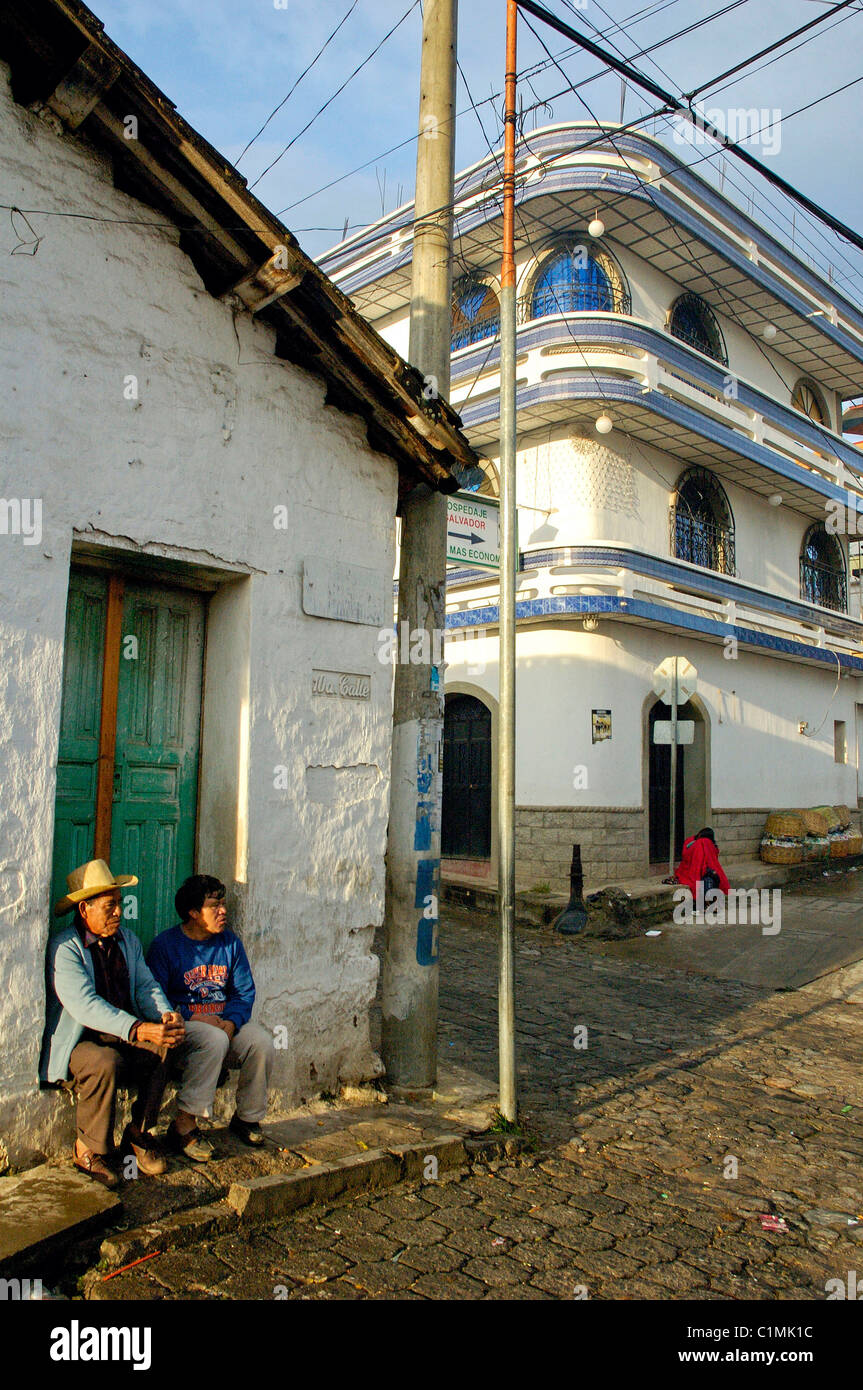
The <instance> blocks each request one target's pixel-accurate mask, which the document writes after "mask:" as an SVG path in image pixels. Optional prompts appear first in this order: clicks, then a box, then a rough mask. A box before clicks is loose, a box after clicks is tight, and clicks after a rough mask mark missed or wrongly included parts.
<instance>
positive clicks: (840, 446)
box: [321, 123, 863, 889]
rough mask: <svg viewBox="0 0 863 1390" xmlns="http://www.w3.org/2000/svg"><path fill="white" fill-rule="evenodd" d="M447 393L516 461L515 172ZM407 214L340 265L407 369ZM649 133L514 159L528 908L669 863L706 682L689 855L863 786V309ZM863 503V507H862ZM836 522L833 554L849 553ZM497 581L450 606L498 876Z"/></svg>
mask: <svg viewBox="0 0 863 1390" xmlns="http://www.w3.org/2000/svg"><path fill="white" fill-rule="evenodd" d="M456 190H457V201H456V219H455V260H456V286H455V291H454V304H453V356H452V392H451V400H452V403H453V405H454V406H455V408H456V409H457V410H458V411H459V412H460V413H461V416H462V420H463V425H464V428H465V430H466V432H467V434H468V437H469V439H470V441H471V443H472V444H473V445H474V447H475V448H476V449H477V450H478V451H479V452H480V453H481V454H482V455H484V456H485V457H486V459H487V460H488V462H487V464H486V467H485V473H486V479H485V482H484V484H483V486H482V489H481V491H482V492H484V493H488V492H491V493H494V492H495V491H496V477H497V465H498V456H499V386H500V380H499V363H500V352H499V326H500V325H499V312H498V292H499V279H498V276H499V268H500V247H501V204H500V173H499V168H498V167H497V165H496V163H495V161H494V160H493V159H492V158H491V157H489V158H486V159H484V160H482V161H480V162H479V163H478V164H476V165H474V166H473V167H471V168H469V169H467V170H465V171H464V172H463V173H462V174H460V175H459V176H458V178H457V181H456ZM412 216H413V208H412V206H410V205H409V206H406V207H403V208H401V209H399V210H398V211H397V212H395V213H393V214H392V215H391V216H388V217H386V218H384V219H382V220H381V221H380V222H378V223H376V224H374V225H373V226H372V227H371V228H370V229H367V230H366V231H364V232H362V233H358V234H357V235H355V236H354V237H351V238H350V239H348V240H346V241H345V242H343V243H342V244H341V245H339V246H337V247H336V248H334V249H333V250H332V251H331V252H329V253H328V254H327V255H326V256H325V257H323V258H322V260H321V265H322V267H323V268H324V269H325V270H326V272H327V273H328V274H329V275H331V276H332V277H333V278H334V279H335V281H336V283H337V284H339V285H340V287H341V288H342V289H343V290H344V291H345V293H346V294H348V295H349V296H350V297H351V298H352V300H353V302H354V304H355V305H356V306H357V308H358V309H359V310H360V311H361V312H362V313H363V314H364V315H365V316H366V317H368V318H369V319H370V320H371V321H372V322H373V323H374V324H375V326H376V327H377V328H378V329H379V331H380V332H381V333H382V334H383V335H384V336H385V337H386V338H387V339H388V340H389V341H390V342H391V343H393V344H394V345H395V346H396V347H398V348H399V350H400V351H402V352H404V351H406V350H407V344H408V313H409V296H410V274H411V264H410V262H411V221H412ZM766 221H767V219H766V218H761V217H759V218H758V219H757V220H756V219H755V218H754V217H753V216H752V215H747V214H746V213H745V212H743V211H741V210H740V208H738V207H737V206H736V205H735V204H734V203H733V202H731V201H730V200H729V198H728V197H725V196H723V195H722V194H721V193H720V192H718V191H717V190H716V189H715V188H714V187H712V186H711V185H710V184H709V183H708V182H706V181H705V180H704V179H703V178H702V177H700V175H699V173H698V171H697V170H692V169H690V168H688V167H687V166H686V164H685V163H684V162H682V161H681V160H680V159H679V158H678V157H677V156H676V155H675V154H674V153H673V152H672V151H671V150H670V149H669V148H667V147H666V146H664V145H663V144H661V143H659V142H658V141H657V140H655V139H653V138H650V137H648V136H647V135H642V134H633V133H620V134H617V135H615V134H610V135H608V136H607V137H606V138H598V137H597V134H596V128H595V126H592V125H584V124H578V123H575V124H566V125H555V126H552V127H548V128H545V129H541V130H538V131H537V132H536V133H535V134H532V135H531V136H530V139H529V144H528V143H524V144H522V145H521V146H520V147H519V152H518V162H517V212H516V255H517V263H518V310H519V312H518V345H517V375H518V383H517V386H518V474H517V501H518V510H519V546H520V551H521V555H520V563H519V574H518V587H517V603H518V609H517V613H518V628H517V697H516V698H517V729H516V738H517V769H516V805H517V844H516V873H517V882H518V884H519V886H520V887H528V888H529V887H531V886H532V885H534V884H542V883H547V884H548V885H549V886H550V887H551V888H553V889H561V888H564V887H565V886H566V884H567V877H568V867H569V861H570V855H571V847H572V844H573V843H576V842H577V843H579V844H580V845H581V847H582V857H583V862H584V868H585V874H586V878H587V880H588V883H589V884H592V885H596V886H598V885H600V884H602V883H613V882H616V881H619V880H621V879H624V880H625V879H627V878H633V877H642V876H644V875H646V874H647V873H648V871H649V869H650V866H653V872H656V871H657V869H658V866H659V865H660V864H662V863H666V864H667V862H668V854H669V839H670V762H671V758H670V748H669V746H668V745H667V744H665V745H663V744H658V743H656V742H655V741H654V725H655V723H656V722H657V721H660V722H661V721H667V720H668V719H669V718H670V710H669V708H668V706H667V705H666V704H665V703H663V702H662V701H660V700H659V699H658V698H657V695H656V693H655V691H654V671H655V668H656V667H657V666H658V665H659V664H660V663H661V662H663V661H664V660H665V659H667V658H671V657H678V658H680V659H681V660H684V659H685V660H686V661H688V662H689V663H690V664H691V666H692V667H694V668H695V670H696V672H697V685H696V688H695V690H694V693H693V694H692V696H691V698H690V699H689V700H688V701H687V702H686V704H685V705H684V706H683V707H682V709H681V711H680V717H681V719H683V720H686V721H687V722H691V724H692V725H693V726H694V727H693V728H692V729H691V730H690V731H689V732H690V734H691V737H692V741H691V743H690V744H689V745H687V746H684V747H681V748H680V750H679V753H680V756H679V760H678V791H679V795H678V811H679V814H678V817H677V824H676V827H675V830H676V836H675V838H676V842H677V843H676V846H675V849H677V850H679V848H680V844H681V842H682V838H683V836H684V835H689V834H692V833H693V832H695V831H696V830H698V829H700V828H701V827H702V826H704V825H712V826H713V827H714V829H715V833H716V836H717V841H718V843H719V846H720V852H721V853H722V855H723V856H724V857H725V858H728V859H734V858H740V857H745V856H749V855H754V854H756V853H757V848H758V842H759V838H760V835H761V831H762V827H763V824H764V819H765V815H766V813H767V811H768V810H769V809H771V808H774V807H783V808H789V807H795V806H801V805H802V806H812V805H815V804H819V803H824V802H826V803H831V804H836V803H844V804H850V805H851V807H852V808H856V807H857V804H858V795H859V794H860V792H861V790H863V783H861V778H863V687H861V684H860V677H861V675H863V624H861V621H860V611H859V595H858V593H857V591H856V590H854V591H853V594H852V606H853V609H854V611H853V612H852V611H850V608H849V592H850V591H851V585H850V582H849V555H848V539H847V536H846V535H845V534H843V532H844V531H845V527H844V525H843V524H842V521H843V519H844V517H845V514H846V509H847V508H849V507H854V506H855V500H856V499H860V498H861V491H863V471H861V457H860V451H859V449H857V448H855V447H854V445H853V442H851V441H850V440H849V439H847V438H845V439H843V436H842V405H843V401H844V400H849V399H852V398H854V397H857V396H860V395H861V393H863V312H861V309H860V308H859V307H858V306H857V304H855V303H853V302H851V300H850V299H849V298H848V297H847V295H846V294H844V293H843V292H842V291H841V290H840V288H839V283H838V282H839V276H832V275H831V274H830V273H829V272H828V271H827V270H826V269H825V271H824V272H823V273H822V272H821V271H819V270H816V269H815V268H813V266H812V265H811V264H810V263H808V261H806V260H804V259H803V258H802V257H801V255H800V254H798V253H796V252H795V251H793V250H792V249H789V247H788V246H787V245H783V244H782V242H781V240H780V239H777V236H776V235H773V234H772V233H771V230H770V228H769V224H768V225H764V223H765V222H766ZM861 505H863V503H861ZM837 531H838V534H837ZM497 662H498V585H497V579H496V576H495V574H494V573H493V572H490V571H480V570H477V569H470V568H466V567H462V568H461V569H460V568H459V567H458V566H453V567H452V569H451V572H450V574H449V583H448V588H447V641H446V676H445V692H446V710H447V714H446V751H445V763H444V769H445V770H444V804H443V828H442V837H443V844H442V852H443V855H444V862H443V873H444V876H445V878H447V879H448V880H449V881H450V882H451V883H456V884H463V885H466V886H471V885H473V886H482V885H488V886H491V885H493V884H494V883H495V880H496V855H495V845H494V840H495V835H494V826H495V823H496V806H495V768H494V747H495V728H496V720H497V712H498V668H497Z"/></svg>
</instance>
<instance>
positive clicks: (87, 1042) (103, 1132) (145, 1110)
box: [69, 1035, 168, 1154]
mask: <svg viewBox="0 0 863 1390" xmlns="http://www.w3.org/2000/svg"><path fill="white" fill-rule="evenodd" d="M103 1036H106V1037H107V1035H103ZM162 1052H163V1049H160V1048H158V1047H157V1046H156V1044H155V1043H146V1042H144V1043H127V1042H122V1041H121V1040H120V1039H119V1038H115V1039H112V1040H110V1041H108V1040H106V1041H104V1042H102V1041H96V1040H95V1039H94V1038H92V1037H90V1038H86V1037H85V1038H83V1039H82V1040H81V1042H79V1043H78V1044H77V1046H76V1047H73V1049H72V1056H71V1057H70V1058H69V1070H70V1072H71V1073H72V1081H73V1085H74V1088H75V1095H76V1097H77V1101H78V1106H77V1117H76V1119H77V1127H78V1138H79V1139H80V1140H81V1143H82V1144H85V1145H86V1146H87V1148H88V1149H89V1150H90V1151H91V1153H97V1154H106V1153H109V1152H110V1150H111V1149H112V1148H113V1145H114V1113H115V1110H116V1106H117V1087H118V1086H127V1085H129V1084H130V1083H132V1082H134V1084H135V1085H136V1087H137V1094H136V1097H135V1101H134V1103H133V1105H132V1123H133V1124H134V1125H137V1126H138V1128H140V1129H150V1128H151V1126H152V1125H154V1124H155V1123H156V1120H157V1119H158V1115H159V1110H160V1108H161V1105H162V1094H163V1092H164V1090H165V1083H166V1081H167V1079H168V1066H167V1062H166V1059H165V1057H163V1055H162Z"/></svg>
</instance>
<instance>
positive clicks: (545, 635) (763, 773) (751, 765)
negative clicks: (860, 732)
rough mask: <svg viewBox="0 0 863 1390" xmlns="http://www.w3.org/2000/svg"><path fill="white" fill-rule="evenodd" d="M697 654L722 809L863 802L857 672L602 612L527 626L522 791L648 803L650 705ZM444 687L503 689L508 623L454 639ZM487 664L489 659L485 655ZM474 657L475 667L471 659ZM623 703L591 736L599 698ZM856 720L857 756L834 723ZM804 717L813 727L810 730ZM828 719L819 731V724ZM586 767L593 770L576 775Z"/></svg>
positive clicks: (544, 797) (536, 801) (521, 798)
mask: <svg viewBox="0 0 863 1390" xmlns="http://www.w3.org/2000/svg"><path fill="white" fill-rule="evenodd" d="M667 656H680V657H686V658H687V659H688V660H689V661H691V662H692V663H693V665H694V666H695V667H696V669H697V671H698V675H699V686H698V697H699V700H700V702H701V705H702V708H703V712H704V715H705V716H706V718H707V719H708V720H709V723H710V743H711V801H712V805H713V807H714V808H716V809H722V808H732V807H733V808H741V807H756V806H765V805H773V806H777V807H791V806H798V805H803V806H815V805H819V804H821V803H822V802H824V803H829V804H830V805H834V804H837V803H838V804H848V805H851V806H852V807H853V806H856V804H857V768H856V763H857V750H856V734H855V700H861V699H863V692H861V690H860V685H861V682H860V681H859V680H857V679H856V678H852V679H845V678H843V679H842V680H840V681H839V685H838V689H837V688H836V670H835V667H826V668H825V669H824V670H823V671H822V670H817V669H815V668H813V667H811V666H802V665H798V664H796V663H792V662H790V661H782V660H777V659H774V658H770V657H764V656H760V655H757V654H754V653H752V652H750V651H747V650H745V649H744V648H742V647H741V648H740V649H739V654H738V658H737V660H726V659H725V658H724V657H723V648H722V646H721V645H719V644H714V643H710V642H704V641H699V640H697V639H696V640H693V639H690V638H688V637H686V636H676V635H674V634H672V633H665V632H659V631H657V630H656V629H651V628H647V627H642V626H638V625H636V624H634V623H624V622H620V621H617V620H612V619H604V618H602V617H600V619H599V629H598V631H597V632H595V633H589V632H585V631H584V630H583V629H582V627H581V624H580V623H577V624H576V623H571V624H565V623H551V622H548V623H543V624H537V625H536V626H533V627H522V626H519V630H518V639H517V673H518V680H517V691H516V701H517V709H516V793H515V794H516V802H517V804H518V805H519V806H591V807H593V806H615V807H640V806H641V805H642V804H643V803H642V792H643V782H642V768H643V765H642V754H643V749H644V737H645V735H644V717H645V706H646V702H647V704H650V703H652V700H653V696H652V693H651V687H652V681H653V671H654V668H655V667H656V666H657V665H658V663H659V662H660V661H662V660H663V659H664V658H665V657H667ZM446 662H447V668H446V680H445V687H446V688H447V689H449V688H450V687H455V688H457V689H462V688H463V687H464V685H465V683H467V682H470V683H471V688H472V690H473V692H474V693H475V694H477V696H478V697H479V698H482V695H481V694H480V691H482V692H486V693H487V695H488V696H489V697H490V703H492V702H496V701H497V699H498V695H499V678H498V638H497V633H496V632H495V633H493V634H490V635H488V636H484V637H482V638H477V637H474V638H471V639H470V640H468V641H467V642H465V643H464V644H462V641H461V639H457V640H456V641H448V642H447V645H446ZM483 665H484V666H485V668H486V669H485V671H481V667H482V666H483ZM469 667H470V673H468V668H469ZM592 709H610V710H611V712H612V731H613V732H612V738H611V739H610V740H609V741H607V742H602V743H596V744H593V743H592V742H591V710H592ZM836 719H840V720H845V721H846V733H847V739H848V762H847V763H846V764H844V765H843V764H837V763H835V762H834V751H833V721H834V720H836ZM800 720H805V721H806V722H807V723H808V724H809V727H810V729H811V730H812V731H813V733H812V736H811V737H804V736H802V735H801V734H800V733H799V732H798V723H799V721H800ZM815 730H818V732H817V733H815ZM581 767H583V768H584V769H585V771H586V777H587V781H586V785H585V783H584V776H583V775H582V774H579V776H578V777H576V775H575V773H576V769H577V768H581Z"/></svg>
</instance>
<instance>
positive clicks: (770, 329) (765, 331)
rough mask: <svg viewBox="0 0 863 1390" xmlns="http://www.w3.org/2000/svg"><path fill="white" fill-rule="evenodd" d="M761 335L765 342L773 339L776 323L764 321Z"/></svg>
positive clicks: (770, 341)
mask: <svg viewBox="0 0 863 1390" xmlns="http://www.w3.org/2000/svg"><path fill="white" fill-rule="evenodd" d="M761 336H762V338H763V339H764V341H765V343H772V342H773V339H774V338H775V337H776V324H775V323H765V325H764V327H763V328H762V330H761Z"/></svg>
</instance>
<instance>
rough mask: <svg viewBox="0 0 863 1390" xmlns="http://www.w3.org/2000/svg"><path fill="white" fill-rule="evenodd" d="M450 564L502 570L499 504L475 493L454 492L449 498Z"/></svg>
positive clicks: (448, 560)
mask: <svg viewBox="0 0 863 1390" xmlns="http://www.w3.org/2000/svg"><path fill="white" fill-rule="evenodd" d="M446 558H447V564H457V565H473V566H475V567H476V568H477V569H494V570H496V569H499V568H500V503H499V502H498V500H497V499H496V498H494V497H479V496H478V495H477V494H476V493H474V492H454V493H452V494H451V495H450V496H449V497H448V498H447V513H446Z"/></svg>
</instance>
